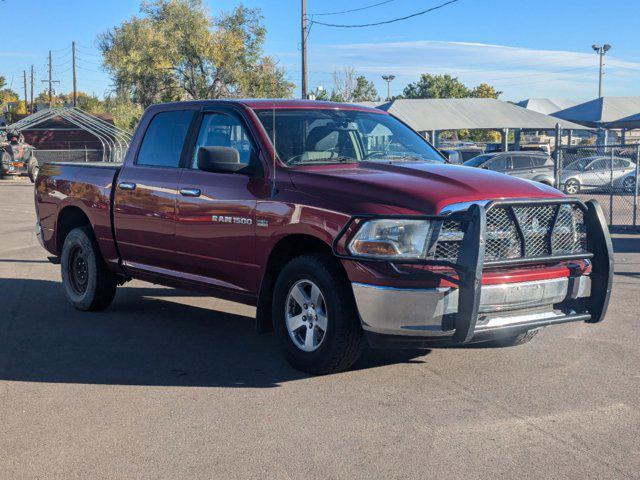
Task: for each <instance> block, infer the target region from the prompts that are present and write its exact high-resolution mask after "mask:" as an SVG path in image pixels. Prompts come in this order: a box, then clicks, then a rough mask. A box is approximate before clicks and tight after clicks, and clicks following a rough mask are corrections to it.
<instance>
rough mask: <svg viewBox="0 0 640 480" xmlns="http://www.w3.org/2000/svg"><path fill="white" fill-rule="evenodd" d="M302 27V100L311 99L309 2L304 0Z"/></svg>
mask: <svg viewBox="0 0 640 480" xmlns="http://www.w3.org/2000/svg"><path fill="white" fill-rule="evenodd" d="M301 26H302V32H301V33H302V41H301V44H300V46H301V50H302V82H301V90H302V98H303V99H305V98H308V97H309V90H308V87H307V2H306V0H302V17H301Z"/></svg>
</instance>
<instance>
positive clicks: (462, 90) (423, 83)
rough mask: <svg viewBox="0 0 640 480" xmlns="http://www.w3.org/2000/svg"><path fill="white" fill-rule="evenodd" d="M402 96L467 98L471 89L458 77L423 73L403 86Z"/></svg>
mask: <svg viewBox="0 0 640 480" xmlns="http://www.w3.org/2000/svg"><path fill="white" fill-rule="evenodd" d="M403 96H404V98H467V97H470V96H471V90H470V89H469V87H467V86H466V85H465V84H464V83H462V82H461V81H460V80H458V77H452V76H451V75H431V74H429V73H423V74H422V75H420V80H418V81H417V82H415V83H410V84H409V85H407V86H406V87H405V88H404V92H403Z"/></svg>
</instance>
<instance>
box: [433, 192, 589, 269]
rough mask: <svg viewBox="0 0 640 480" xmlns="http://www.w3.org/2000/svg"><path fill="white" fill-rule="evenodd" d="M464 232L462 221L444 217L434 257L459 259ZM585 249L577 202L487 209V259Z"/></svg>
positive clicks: (584, 236)
mask: <svg viewBox="0 0 640 480" xmlns="http://www.w3.org/2000/svg"><path fill="white" fill-rule="evenodd" d="M463 233H464V232H463V225H462V222H461V221H458V220H454V219H447V220H444V221H443V224H442V227H441V229H440V234H439V236H438V242H437V244H436V248H435V253H434V258H435V259H438V260H449V261H456V260H457V258H458V254H459V252H460V246H461V244H462V236H463ZM523 247H524V248H523ZM584 252H586V228H585V224H584V218H583V213H582V210H580V208H578V207H577V206H576V205H572V204H561V205H529V206H514V207H510V206H497V207H494V208H492V209H490V210H489V211H488V212H487V230H486V249H485V260H488V261H492V260H507V259H516V258H535V257H545V256H550V255H560V254H571V253H584Z"/></svg>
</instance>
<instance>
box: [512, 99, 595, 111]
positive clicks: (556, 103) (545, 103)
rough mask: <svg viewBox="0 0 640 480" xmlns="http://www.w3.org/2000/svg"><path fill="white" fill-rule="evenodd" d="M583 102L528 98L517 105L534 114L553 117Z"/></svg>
mask: <svg viewBox="0 0 640 480" xmlns="http://www.w3.org/2000/svg"><path fill="white" fill-rule="evenodd" d="M582 102H583V101H582V100H571V99H569V98H527V99H526V100H522V101H521V102H518V103H517V104H516V105H518V106H519V107H523V108H526V109H528V110H533V111H534V112H538V113H544V114H545V115H553V114H554V113H556V112H559V111H560V110H564V109H566V108H571V107H575V106H576V105H578V104H580V103H582Z"/></svg>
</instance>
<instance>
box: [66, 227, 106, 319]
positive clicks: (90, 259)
mask: <svg viewBox="0 0 640 480" xmlns="http://www.w3.org/2000/svg"><path fill="white" fill-rule="evenodd" d="M60 260H61V262H60V265H61V271H62V284H63V285H64V290H65V293H66V295H67V299H68V300H69V302H70V303H71V305H73V306H74V307H75V308H76V309H78V310H83V311H91V312H97V311H100V310H104V309H105V308H107V307H108V306H109V305H110V304H111V302H112V301H113V298H114V297H115V295H116V287H117V286H118V279H117V277H116V275H114V274H113V273H112V272H110V271H109V270H108V268H107V266H106V265H105V263H104V260H103V259H102V256H101V254H100V251H99V249H98V245H97V244H96V241H95V238H94V236H93V232H92V231H91V229H90V228H89V227H78V228H75V229H73V230H71V232H69V234H68V235H67V238H65V240H64V245H63V247H62V255H61V259H60Z"/></svg>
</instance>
